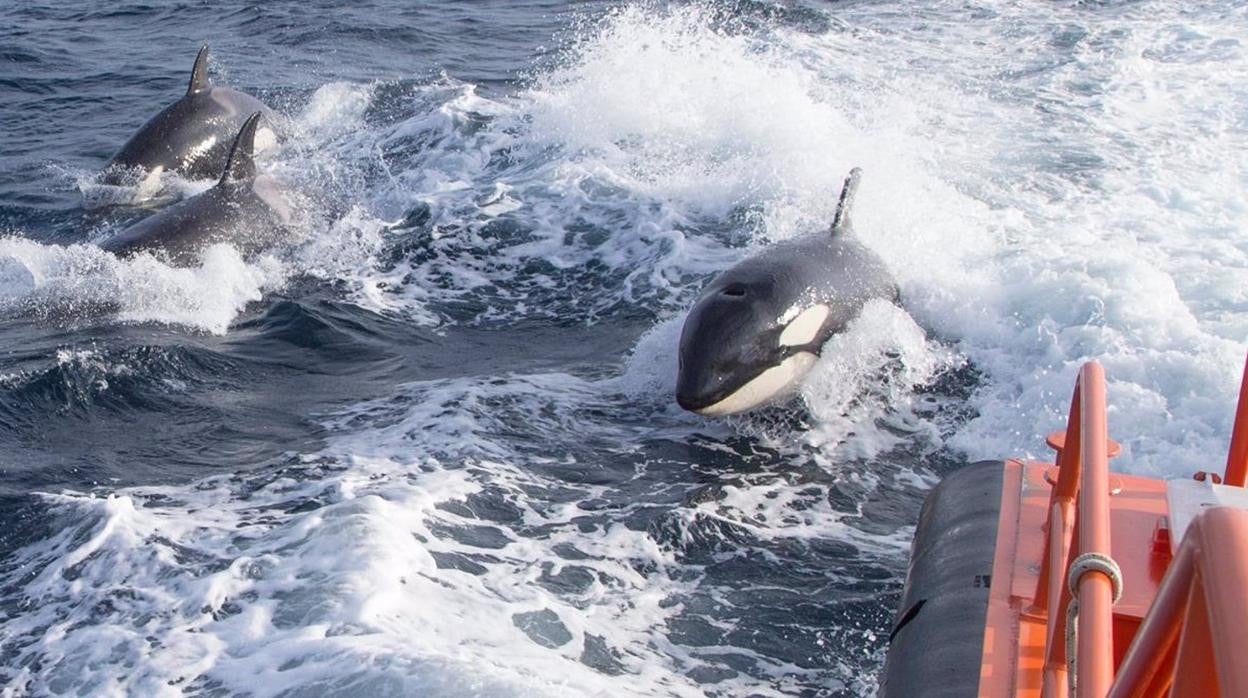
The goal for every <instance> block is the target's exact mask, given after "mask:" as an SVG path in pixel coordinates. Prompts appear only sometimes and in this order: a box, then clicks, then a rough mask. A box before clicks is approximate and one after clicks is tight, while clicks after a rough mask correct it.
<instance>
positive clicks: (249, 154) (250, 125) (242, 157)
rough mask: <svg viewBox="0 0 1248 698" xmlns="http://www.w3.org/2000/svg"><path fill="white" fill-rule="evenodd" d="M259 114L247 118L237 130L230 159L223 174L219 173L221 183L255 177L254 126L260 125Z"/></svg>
mask: <svg viewBox="0 0 1248 698" xmlns="http://www.w3.org/2000/svg"><path fill="white" fill-rule="evenodd" d="M260 116H261V113H260V112H256V113H255V114H252V115H251V116H249V117H247V121H246V122H245V123H244V124H243V127H242V128H241V129H239V131H238V136H237V137H236V138H235V139H234V145H232V146H230V159H229V160H227V161H226V163H225V172H222V173H221V181H220V182H217V184H225V183H226V182H237V181H240V180H244V179H251V178H252V177H255V176H256V161H255V150H256V125H257V124H259V123H260Z"/></svg>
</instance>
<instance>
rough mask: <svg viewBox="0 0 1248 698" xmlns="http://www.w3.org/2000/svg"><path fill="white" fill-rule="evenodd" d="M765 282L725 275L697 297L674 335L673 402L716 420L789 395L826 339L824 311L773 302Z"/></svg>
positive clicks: (774, 292) (791, 301)
mask: <svg viewBox="0 0 1248 698" xmlns="http://www.w3.org/2000/svg"><path fill="white" fill-rule="evenodd" d="M773 281H774V280H773V279H768V278H766V277H759V276H753V275H750V276H745V277H742V276H741V275H734V274H732V272H731V271H730V272H728V273H725V274H724V275H722V276H721V277H720V278H719V279H716V280H715V281H714V282H713V283H712V284H711V285H710V286H709V287H708V288H707V289H706V291H705V292H703V294H702V296H701V297H700V298H699V299H698V301H697V303H695V304H694V306H693V309H692V310H690V311H689V316H688V317H687V318H686V319H685V326H684V329H683V330H682V331H681V334H680V351H679V353H680V369H679V373H678V376H677V379H676V402H677V403H678V404H679V405H680V406H681V407H682V408H684V409H686V410H689V411H690V412H696V413H698V414H702V415H708V416H717V415H725V414H734V413H737V412H744V411H746V410H749V409H753V408H755V407H758V406H759V405H762V404H764V403H767V402H770V401H771V400H773V399H775V398H777V397H781V396H784V395H786V394H789V393H791V392H792V391H793V390H794V389H796V387H797V385H798V382H799V381H800V380H801V379H802V378H803V377H804V376H805V375H806V373H807V372H808V371H809V370H810V368H811V366H813V365H814V363H815V360H816V359H817V358H818V353H819V347H820V345H821V344H822V342H823V341H824V340H825V339H826V338H827V331H826V325H827V324H828V323H827V320H828V316H829V308H828V306H826V305H822V304H818V303H815V302H814V301H808V302H803V301H802V300H801V299H799V298H784V297H779V296H783V295H785V294H783V293H781V292H780V291H779V290H778V288H777V285H776V284H775V283H773Z"/></svg>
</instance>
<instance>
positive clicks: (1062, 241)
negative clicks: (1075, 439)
mask: <svg viewBox="0 0 1248 698" xmlns="http://www.w3.org/2000/svg"><path fill="white" fill-rule="evenodd" d="M201 42H208V43H209V44H210V45H211V47H212V51H213V53H212V63H211V67H212V73H213V75H214V78H215V79H216V81H217V82H219V83H224V84H229V85H231V86H234V87H236V88H239V89H244V90H246V91H249V92H251V93H253V94H255V95H257V96H260V97H261V98H263V99H265V100H266V101H267V102H268V103H269V104H271V105H272V106H273V107H274V108H275V109H276V110H277V111H278V112H280V113H281V114H282V115H284V116H285V117H286V119H288V126H289V129H290V134H291V135H290V137H288V138H287V139H286V140H284V141H283V142H282V143H281V144H280V145H279V147H278V148H276V149H275V150H274V151H272V152H270V153H268V154H266V155H265V156H264V157H263V158H262V160H261V167H262V169H264V170H265V171H267V172H269V173H271V174H273V175H274V176H276V177H278V178H280V179H281V180H282V181H283V182H284V183H285V186H286V187H287V190H288V192H289V193H290V196H291V197H292V199H293V200H295V201H296V202H297V204H298V206H297V209H298V211H297V213H298V220H299V225H298V234H299V240H298V242H297V244H296V245H295V246H294V247H293V249H291V250H287V251H283V252H280V253H273V254H267V255H261V256H260V257H258V258H256V259H244V258H243V257H242V256H240V255H239V253H238V252H237V251H236V250H234V249H232V248H230V247H229V246H225V245H222V246H218V247H215V248H213V249H211V250H209V251H208V252H207V253H206V254H205V255H204V257H203V259H202V263H201V264H199V265H197V266H194V267H192V268H188V269H175V268H171V267H169V266H167V265H165V264H163V263H161V262H160V261H158V260H157V259H155V258H152V257H147V256H140V257H136V258H133V259H128V260H118V259H116V258H114V257H113V256H111V255H109V254H106V253H104V252H101V251H100V250H98V249H97V248H95V247H94V246H93V243H94V242H98V241H99V240H100V239H102V238H104V237H106V236H107V235H109V234H110V233H111V232H113V231H115V230H117V229H118V228H119V227H121V226H124V225H125V224H127V223H128V222H131V221H134V220H137V219H138V218H141V217H142V216H145V215H149V214H150V213H151V212H152V210H154V209H156V208H159V207H160V206H163V205H166V204H167V203H168V201H170V200H173V199H176V198H178V197H181V196H186V195H189V194H193V193H195V192H197V191H201V190H203V189H204V188H205V187H207V186H208V185H209V184H210V183H209V182H196V181H185V180H180V179H178V178H176V177H165V178H164V179H162V180H161V181H159V182H157V183H156V185H155V189H154V190H142V191H135V190H121V191H119V190H115V189H110V188H108V187H104V186H102V185H100V184H98V182H97V181H96V179H95V174H96V173H97V172H98V170H99V168H100V167H101V166H102V165H103V164H104V163H105V162H106V161H107V159H108V158H109V157H110V156H111V155H112V153H113V152H115V150H116V149H117V148H118V147H119V146H120V144H121V143H123V142H124V141H125V139H126V138H127V137H128V136H129V135H130V134H131V133H132V132H133V131H134V130H135V129H136V128H137V127H138V126H139V125H141V124H142V123H143V122H144V121H145V120H146V119H147V118H148V117H149V116H151V115H152V114H154V113H155V112H156V111H157V110H159V109H160V108H161V107H163V106H164V105H165V104H167V103H169V102H171V101H173V100H174V99H176V98H177V97H178V96H179V95H180V94H181V92H182V91H183V90H184V89H185V88H184V85H185V84H186V80H187V74H188V72H189V69H190V64H191V62H192V59H193V57H194V54H195V51H196V50H197V49H198V47H199V45H200V43H201ZM0 135H2V138H0V695H2V696H4V697H5V698H9V697H11V696H27V695H31V696H42V695H104V696H126V695H144V696H176V695H203V696H284V697H285V696H290V697H293V696H314V695H352V696H383V695H447V696H461V695H462V696H467V695H472V696H478V695H489V696H584V695H601V696H630V695H636V696H701V695H711V696H745V695H750V696H753V695H759V696H773V695H809V696H858V695H870V694H872V693H873V692H874V690H875V688H876V681H877V676H878V673H879V670H880V668H881V666H882V663H883V656H884V655H883V653H884V649H885V646H886V643H887V637H888V632H889V629H890V625H891V623H892V618H893V613H894V606H895V604H896V602H897V599H898V594H899V592H900V589H901V584H902V578H903V576H904V573H905V564H906V554H907V552H908V546H909V541H910V536H911V535H912V533H913V524H914V521H915V519H916V517H917V512H918V509H919V506H920V504H921V502H922V499H923V496H924V493H925V492H926V490H928V489H929V488H930V487H931V486H932V485H933V484H934V483H935V482H937V481H938V479H939V477H940V476H941V475H942V474H944V473H947V472H950V471H951V470H953V469H956V468H957V467H959V466H960V465H962V464H965V463H967V462H969V461H972V460H977V459H982V458H997V457H1003V456H1041V457H1042V456H1045V455H1047V454H1046V453H1045V451H1044V447H1043V442H1042V438H1041V435H1043V434H1044V433H1046V432H1047V431H1050V430H1052V429H1055V428H1058V427H1059V426H1060V424H1061V420H1062V418H1063V416H1064V412H1065V408H1066V406H1067V404H1068V401H1069V395H1070V389H1071V386H1072V382H1073V379H1074V375H1075V372H1076V370H1077V368H1078V366H1079V365H1080V363H1082V362H1083V361H1085V360H1088V359H1097V360H1100V361H1101V362H1102V363H1103V364H1104V366H1105V368H1106V371H1107V374H1108V377H1109V399H1110V402H1111V412H1110V429H1111V434H1112V436H1114V438H1116V439H1117V440H1119V441H1121V442H1122V443H1123V445H1124V453H1123V455H1122V456H1120V457H1119V458H1118V459H1117V460H1116V461H1114V467H1116V468H1119V469H1122V470H1126V471H1130V472H1136V473H1143V474H1149V475H1159V476H1165V477H1181V476H1185V475H1187V474H1188V473H1190V472H1191V471H1193V470H1196V469H1215V470H1216V469H1219V468H1220V467H1221V463H1222V459H1223V458H1224V454H1225V449H1226V442H1227V439H1228V434H1229V428H1230V420H1231V413H1232V410H1233V407H1234V401H1235V393H1236V389H1237V387H1238V381H1239V372H1240V369H1241V368H1242V365H1243V360H1244V356H1245V352H1246V350H1248V342H1246V340H1248V204H1246V203H1245V199H1244V192H1245V191H1248V7H1245V6H1244V5H1243V4H1242V3H1234V2H1228V1H1227V0H1220V1H1216V2H1188V3H1173V2H1168V1H1162V0H1143V1H1141V2H1071V1H1065V2H1047V1H1046V2H1040V1H1038V0H972V1H960V2H949V1H945V0H936V1H931V2H902V1H900V0H897V1H880V2H814V1H813V0H812V1H807V2H800V1H796V0H793V1H786V2H767V1H745V0H740V1H737V2H726V1H725V2H709V1H708V2H700V3H661V2H650V3H627V2H592V1H591V2H585V1H581V2H568V1H557V0H518V1H504V0H489V1H483V2H473V3H465V2H453V1H451V0H438V1H436V2H426V3H420V4H415V3H404V2H397V1H395V0H374V1H373V2H363V3H342V2H339V3H334V2H324V3H281V2H268V3H242V2H234V1H229V0H227V1H225V2H218V3H192V2H167V3H143V2H116V3H97V2H67V3H51V2H42V1H39V0H35V1H32V2H20V3H6V4H2V5H0ZM853 166H861V167H862V168H863V170H864V179H863V183H862V188H861V191H860V193H859V196H858V201H857V205H856V209H855V212H854V213H855V221H856V224H857V228H858V232H859V234H860V235H861V236H862V238H863V239H864V240H865V241H866V242H867V243H868V244H869V245H870V246H871V247H873V248H874V249H875V250H877V251H878V252H879V253H880V255H881V256H882V257H883V258H884V259H885V261H886V262H887V264H888V265H889V267H890V268H891V269H892V270H893V272H894V274H895V275H896V278H897V280H898V282H899V284H900V286H901V289H902V295H903V307H901V308H898V307H894V306H892V305H888V304H878V305H872V306H869V307H868V308H866V309H865V310H864V312H863V314H862V316H861V317H859V318H858V320H857V321H856V322H855V323H854V324H853V326H852V327H851V328H849V330H847V331H846V332H845V333H844V334H842V335H839V336H837V337H836V338H834V340H833V341H832V342H831V343H830V344H829V345H828V346H827V347H826V348H825V351H824V356H823V358H822V359H821V360H820V362H819V363H818V365H817V366H816V369H815V371H814V372H813V374H812V375H811V376H810V378H809V379H808V380H807V381H806V383H805V385H804V386H803V388H802V391H801V395H800V396H799V398H798V399H796V400H794V401H793V402H791V403H789V404H787V405H783V406H779V407H775V408H772V409H769V410H766V411H763V412H761V413H759V414H755V415H750V416H745V417H737V418H731V419H719V420H712V419H703V418H699V417H696V416H693V415H689V414H686V413H683V412H681V411H680V410H679V409H678V408H677V407H676V405H675V404H674V400H673V395H672V394H673V389H674V381H675V346H676V339H677V337H678V334H679V331H680V326H681V321H682V317H683V313H684V312H685V311H686V310H687V308H688V306H689V305H690V303H691V302H692V300H693V298H694V297H695V296H696V294H697V292H698V289H699V288H700V287H701V285H702V284H703V283H705V281H706V280H707V279H709V278H710V277H711V276H712V275H713V274H715V273H716V272H717V271H719V270H722V269H724V268H726V267H727V266H729V265H731V264H732V263H733V262H735V261H736V260H739V259H741V258H743V257H744V256H746V255H748V254H750V253H751V252H752V251H753V250H756V249H759V248H760V247H761V246H764V245H766V244H768V242H770V241H775V240H780V239H785V238H789V237H793V236H796V235H801V234H803V233H806V232H809V231H811V230H815V229H818V228H821V227H823V226H826V224H827V222H828V220H829V218H830V214H831V212H832V210H833V208H834V206H835V199H836V194H837V192H838V190H839V185H840V182H841V180H842V178H843V177H844V176H845V174H846V173H847V171H848V170H849V169H850V168H851V167H853Z"/></svg>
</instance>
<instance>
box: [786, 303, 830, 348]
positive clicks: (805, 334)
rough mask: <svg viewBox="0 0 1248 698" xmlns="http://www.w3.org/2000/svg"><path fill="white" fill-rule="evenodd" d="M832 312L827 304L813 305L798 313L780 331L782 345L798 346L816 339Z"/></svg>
mask: <svg viewBox="0 0 1248 698" xmlns="http://www.w3.org/2000/svg"><path fill="white" fill-rule="evenodd" d="M830 312H831V311H830V310H829V309H828V306H826V305H812V306H811V307H809V308H807V309H805V310H803V311H802V312H800V313H798V314H797V317H795V318H793V321H792V322H790V323H789V324H788V325H787V326H786V327H785V328H784V331H783V332H781V333H780V346H782V347H796V346H802V345H803V344H810V343H811V342H813V341H815V337H818V336H819V330H820V329H821V328H822V327H823V323H824V321H825V320H827V319H828V314H829V313H830Z"/></svg>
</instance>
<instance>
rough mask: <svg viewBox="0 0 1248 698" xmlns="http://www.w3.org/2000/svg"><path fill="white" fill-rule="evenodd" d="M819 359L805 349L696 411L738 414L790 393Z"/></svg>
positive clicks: (709, 413) (718, 414)
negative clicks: (715, 401)
mask: <svg viewBox="0 0 1248 698" xmlns="http://www.w3.org/2000/svg"><path fill="white" fill-rule="evenodd" d="M817 358H818V357H816V356H815V355H814V354H811V353H808V352H804V351H803V352H799V353H797V354H794V355H793V356H790V357H789V358H787V359H785V360H784V361H782V362H781V363H780V365H778V366H772V367H771V368H769V369H767V370H766V371H763V372H762V373H760V374H759V375H758V376H756V377H755V378H754V379H753V380H751V381H750V382H749V383H746V384H745V385H743V386H741V387H740V388H738V389H737V390H736V391H734V392H733V393H732V394H731V395H729V396H728V397H726V398H724V399H723V400H720V401H719V402H717V403H715V404H714V405H711V406H709V407H703V408H702V409H700V410H695V411H696V412H697V413H698V414H701V415H705V416H707V417H719V416H722V415H726V414H736V413H738V412H745V411H746V410H751V409H754V408H755V407H758V406H759V405H762V404H763V403H766V402H770V401H771V400H774V399H775V398H777V397H780V396H782V395H785V394H788V393H791V392H793V391H794V390H796V389H797V384H798V383H799V382H800V381H801V380H802V378H803V377H804V376H805V375H806V374H807V373H809V372H810V368H811V367H812V366H814V365H815V360H816V359H817Z"/></svg>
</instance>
